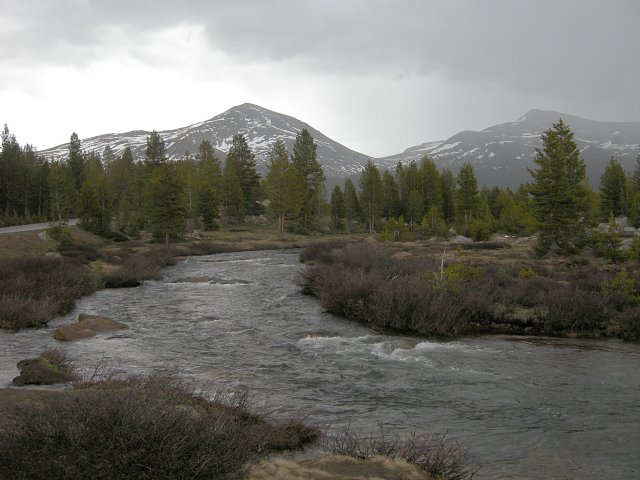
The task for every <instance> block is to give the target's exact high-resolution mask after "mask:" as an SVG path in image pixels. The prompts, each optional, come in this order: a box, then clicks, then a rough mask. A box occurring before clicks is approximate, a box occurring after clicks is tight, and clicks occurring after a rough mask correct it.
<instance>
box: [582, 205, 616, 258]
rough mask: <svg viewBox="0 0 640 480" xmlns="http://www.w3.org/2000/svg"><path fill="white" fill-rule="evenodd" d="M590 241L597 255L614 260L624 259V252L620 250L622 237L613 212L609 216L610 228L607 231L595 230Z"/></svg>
mask: <svg viewBox="0 0 640 480" xmlns="http://www.w3.org/2000/svg"><path fill="white" fill-rule="evenodd" d="M588 243H589V245H590V246H591V248H593V249H594V251H595V253H596V254H597V255H600V256H601V257H604V258H606V259H608V260H611V261H612V262H619V261H622V260H623V259H624V252H623V251H622V250H620V246H621V238H620V234H619V233H618V224H617V223H616V219H615V217H614V216H613V214H611V215H610V217H609V228H608V230H607V231H606V232H601V231H595V232H593V234H592V236H591V238H590V239H589V242H588Z"/></svg>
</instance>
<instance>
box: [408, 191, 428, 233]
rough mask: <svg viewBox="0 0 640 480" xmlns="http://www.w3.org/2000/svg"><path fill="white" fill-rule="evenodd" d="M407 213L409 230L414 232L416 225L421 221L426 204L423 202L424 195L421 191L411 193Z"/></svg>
mask: <svg viewBox="0 0 640 480" xmlns="http://www.w3.org/2000/svg"><path fill="white" fill-rule="evenodd" d="M406 211H407V220H409V229H410V230H413V226H414V224H417V223H418V222H419V221H420V219H421V218H422V214H423V213H424V202H423V200H422V194H421V193H420V192H419V191H417V190H413V191H412V192H410V193H409V199H408V201H407V209H406Z"/></svg>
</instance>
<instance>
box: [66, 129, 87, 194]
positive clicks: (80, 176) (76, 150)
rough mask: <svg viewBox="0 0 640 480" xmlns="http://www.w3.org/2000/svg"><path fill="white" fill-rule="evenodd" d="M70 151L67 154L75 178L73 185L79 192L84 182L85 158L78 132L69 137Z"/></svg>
mask: <svg viewBox="0 0 640 480" xmlns="http://www.w3.org/2000/svg"><path fill="white" fill-rule="evenodd" d="M68 148H69V153H68V156H67V165H69V169H70V170H71V176H72V178H73V186H74V188H75V189H76V191H77V192H79V191H80V188H81V187H82V183H83V182H84V166H85V165H84V164H85V158H84V154H83V153H82V147H81V144H80V138H79V137H78V134H77V133H76V132H73V133H72V134H71V138H70V139H69V146H68Z"/></svg>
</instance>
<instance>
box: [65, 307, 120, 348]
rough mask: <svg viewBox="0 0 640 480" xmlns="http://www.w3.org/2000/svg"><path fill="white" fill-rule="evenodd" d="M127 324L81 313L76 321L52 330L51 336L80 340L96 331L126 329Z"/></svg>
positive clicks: (94, 333)
mask: <svg viewBox="0 0 640 480" xmlns="http://www.w3.org/2000/svg"><path fill="white" fill-rule="evenodd" d="M127 328H129V326H128V325H126V324H125V323H122V322H118V321H116V320H113V319H111V318H107V317H103V316H101V315H88V314H86V313H81V314H80V315H79V316H78V321H77V322H76V323H69V324H67V325H61V326H59V327H58V328H56V329H55V330H54V331H53V338H55V339H56V340H61V341H69V340H81V339H83V338H90V337H93V336H95V335H97V334H98V333H103V332H114V331H117V330H126V329H127Z"/></svg>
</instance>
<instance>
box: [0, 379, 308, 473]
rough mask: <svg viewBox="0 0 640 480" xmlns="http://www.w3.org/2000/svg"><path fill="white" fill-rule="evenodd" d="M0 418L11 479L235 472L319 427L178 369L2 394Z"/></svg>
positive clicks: (0, 459) (0, 462)
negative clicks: (258, 406)
mask: <svg viewBox="0 0 640 480" xmlns="http://www.w3.org/2000/svg"><path fill="white" fill-rule="evenodd" d="M3 397H4V398H5V401H2V399H3ZM0 425H1V427H2V428H0V477H1V478H13V479H57V478H123V479H126V478H131V479H165V478H166V479H169V478H172V479H174V478H194V479H197V478H203V479H211V478H216V479H232V478H233V479H235V478H241V477H242V476H243V475H244V474H245V472H246V470H247V468H248V464H249V463H250V462H255V461H257V460H258V459H259V458H260V457H262V456H264V455H266V454H269V453H271V452H275V451H281V450H283V449H288V448H297V447H299V446H301V445H304V444H306V443H308V442H310V441H313V440H315V438H316V437H317V434H318V432H317V430H316V429H314V428H311V427H307V426H305V425H303V424H302V423H300V422H296V421H289V422H284V423H273V422H271V421H268V420H266V419H265V418H263V417H261V416H260V415H257V414H255V413H253V412H252V411H251V410H250V409H249V404H248V402H247V396H246V393H245V392H242V391H240V392H218V393H217V394H213V395H210V394H207V393H205V392H202V391H201V390H199V389H197V388H195V387H194V386H193V385H191V384H189V383H188V382H187V381H185V380H184V379H183V378H181V377H180V376H178V375H175V374H172V373H171V372H158V373H156V374H153V375H150V376H148V377H130V378H124V377H119V378H117V377H113V376H111V377H110V378H103V379H101V380H99V381H85V382H81V383H79V384H78V385H77V386H76V388H75V389H74V390H70V391H65V392H50V393H48V394H46V395H41V394H39V393H35V394H31V393H29V392H26V393H25V394H24V395H22V396H17V395H15V394H11V395H9V396H8V400H7V396H4V395H2V394H0Z"/></svg>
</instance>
